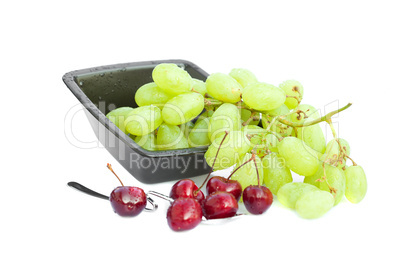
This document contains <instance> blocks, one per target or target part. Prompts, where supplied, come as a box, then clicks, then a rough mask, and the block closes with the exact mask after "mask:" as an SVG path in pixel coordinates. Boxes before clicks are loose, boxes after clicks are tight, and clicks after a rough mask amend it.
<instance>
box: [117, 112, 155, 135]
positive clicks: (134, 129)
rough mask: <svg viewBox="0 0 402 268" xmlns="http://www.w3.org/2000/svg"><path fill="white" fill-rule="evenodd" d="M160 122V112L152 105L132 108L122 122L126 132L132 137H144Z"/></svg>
mask: <svg viewBox="0 0 402 268" xmlns="http://www.w3.org/2000/svg"><path fill="white" fill-rule="evenodd" d="M162 122H163V120H162V113H161V110H160V109H159V108H158V107H156V106H154V105H148V106H142V107H137V108H134V109H133V110H132V111H131V112H130V113H129V114H128V115H127V117H126V120H124V124H125V126H126V130H127V132H129V133H130V134H133V135H134V136H144V135H146V134H148V133H151V132H152V131H154V130H155V129H156V128H158V127H159V126H160V125H161V124H162Z"/></svg>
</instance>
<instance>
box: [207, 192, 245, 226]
mask: <svg viewBox="0 0 402 268" xmlns="http://www.w3.org/2000/svg"><path fill="white" fill-rule="evenodd" d="M238 209H239V204H238V203H237V200H236V198H235V197H234V196H233V195H232V194H230V193H228V192H214V193H212V194H210V195H207V197H206V198H205V199H204V201H202V212H203V214H204V216H205V218H207V219H208V220H211V219H222V218H229V217H233V216H235V215H236V213H237V210H238Z"/></svg>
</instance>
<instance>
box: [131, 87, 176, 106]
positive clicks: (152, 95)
mask: <svg viewBox="0 0 402 268" xmlns="http://www.w3.org/2000/svg"><path fill="white" fill-rule="evenodd" d="M172 97H173V95H170V94H168V93H166V92H165V91H163V90H162V89H161V88H160V87H158V86H157V85H156V84H155V83H154V82H151V83H148V84H145V85H143V86H142V87H140V88H139V89H138V90H137V92H135V96H134V98H135V102H136V103H137V105H138V106H148V105H151V104H152V105H155V106H158V107H159V108H160V109H162V108H163V105H164V104H165V103H166V102H167V101H168V100H170V99H171V98H172Z"/></svg>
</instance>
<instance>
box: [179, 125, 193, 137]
mask: <svg viewBox="0 0 402 268" xmlns="http://www.w3.org/2000/svg"><path fill="white" fill-rule="evenodd" d="M194 126H195V124H194V123H193V122H192V121H188V122H187V123H185V124H184V125H182V126H181V127H184V130H183V133H184V137H186V138H188V135H190V132H191V131H192V130H193V128H194Z"/></svg>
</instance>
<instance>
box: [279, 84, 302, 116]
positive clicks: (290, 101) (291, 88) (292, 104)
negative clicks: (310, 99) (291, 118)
mask: <svg viewBox="0 0 402 268" xmlns="http://www.w3.org/2000/svg"><path fill="white" fill-rule="evenodd" d="M279 87H280V88H281V89H282V90H283V91H284V92H285V94H286V96H295V97H298V98H299V101H301V100H302V98H303V92H304V89H303V86H302V85H301V84H300V82H298V81H296V80H286V81H284V82H282V83H281V84H280V85H279ZM285 104H286V106H288V107H289V109H294V108H296V107H297V105H298V104H299V102H298V101H297V99H295V98H292V97H287V98H286V101H285Z"/></svg>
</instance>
